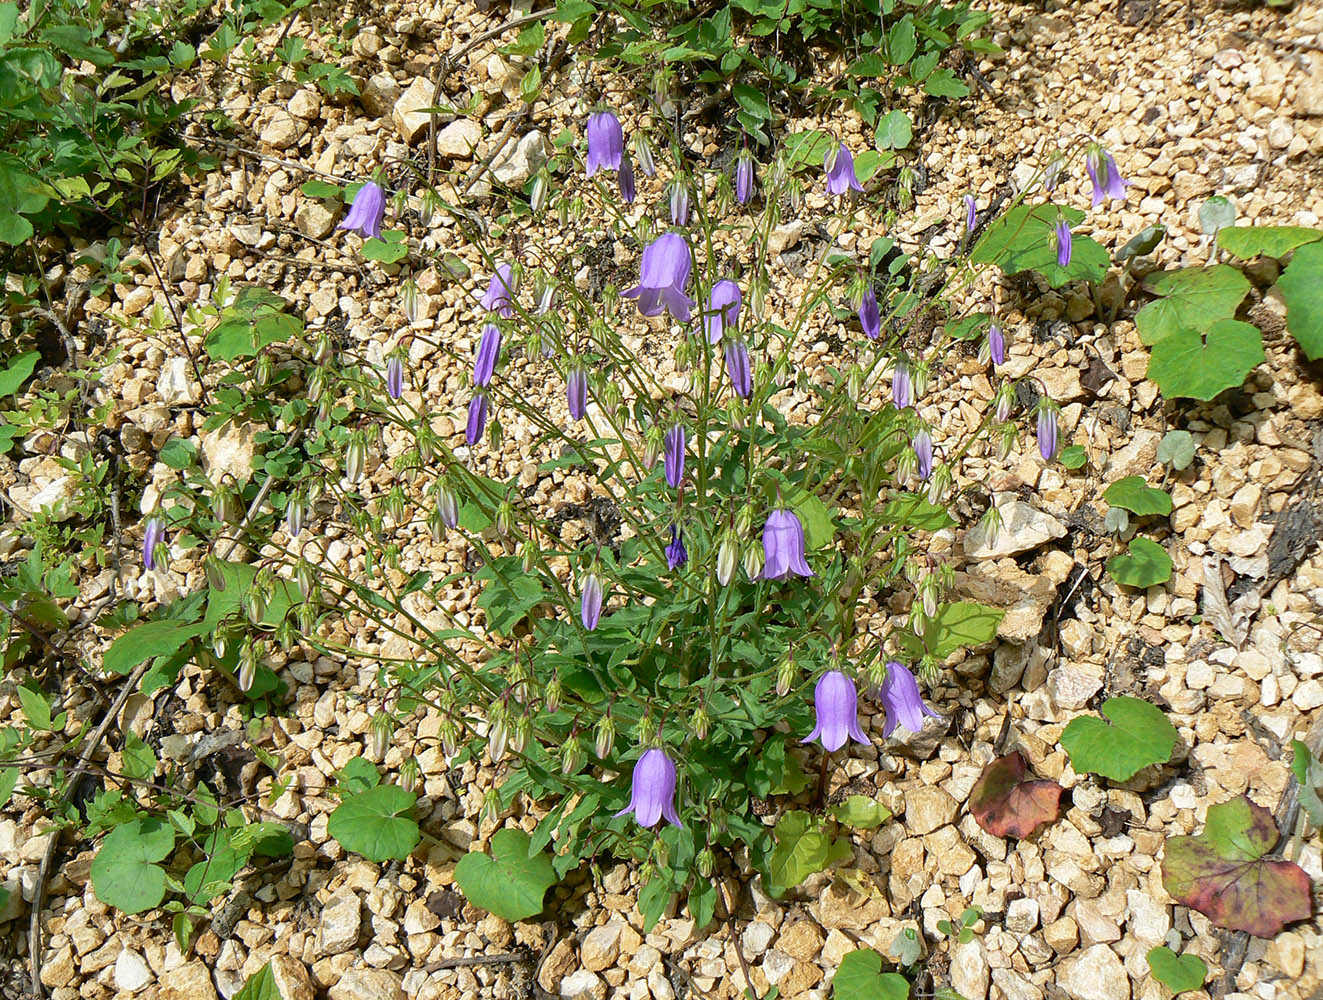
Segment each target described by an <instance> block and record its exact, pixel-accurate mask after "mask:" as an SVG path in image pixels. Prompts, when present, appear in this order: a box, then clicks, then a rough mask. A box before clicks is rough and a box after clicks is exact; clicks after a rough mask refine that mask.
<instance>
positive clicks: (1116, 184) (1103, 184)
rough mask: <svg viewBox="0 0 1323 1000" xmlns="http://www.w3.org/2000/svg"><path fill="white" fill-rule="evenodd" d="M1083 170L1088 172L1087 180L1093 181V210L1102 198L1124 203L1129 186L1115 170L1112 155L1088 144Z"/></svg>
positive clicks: (1095, 144)
mask: <svg viewBox="0 0 1323 1000" xmlns="http://www.w3.org/2000/svg"><path fill="white" fill-rule="evenodd" d="M1084 169H1085V170H1087V171H1088V172H1089V180H1091V181H1093V207H1094V208H1097V207H1098V206H1099V205H1101V204H1102V203H1103V199H1104V198H1115V199H1116V200H1117V201H1125V189H1126V188H1127V187H1128V186H1129V182H1128V181H1126V180H1125V179H1124V178H1122V176H1121V171H1119V170H1117V169H1116V161H1115V160H1114V159H1112V154H1111V153H1109V152H1107V151H1106V150H1104V149H1103V148H1102V147H1101V146H1099V145H1098V144H1097V143H1096V142H1095V143H1090V144H1089V148H1088V151H1087V152H1086V153H1085V154H1084Z"/></svg>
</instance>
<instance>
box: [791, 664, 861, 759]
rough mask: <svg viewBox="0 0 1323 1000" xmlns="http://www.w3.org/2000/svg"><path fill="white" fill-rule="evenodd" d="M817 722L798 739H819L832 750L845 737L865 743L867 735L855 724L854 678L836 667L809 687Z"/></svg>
mask: <svg viewBox="0 0 1323 1000" xmlns="http://www.w3.org/2000/svg"><path fill="white" fill-rule="evenodd" d="M813 702H814V707H815V710H816V713H817V724H816V725H814V727H813V732H811V733H809V734H808V735H807V736H805V737H804V739H803V740H801V742H803V743H811V742H812V741H813V740H817V739H820V740H822V748H823V749H824V750H826V751H827V752H828V753H835V752H836V751H837V750H839V749H840V748H841V747H843V746H845V742H846V740H847V739H852V740H854V741H855V742H856V743H862V744H863V745H864V746H868V745H869V740H868V736H867V735H866V734H865V733H864V731H863V730H862V729H861V728H860V727H859V695H858V692H857V691H856V689H855V686H854V681H852V680H850V678H849V677H847V676H846V675H845V674H843V673H842V672H841V671H839V670H829V671H827V672H826V673H825V674H823V675H822V676H821V677H819V678H818V683H817V684H815V685H814V687H813Z"/></svg>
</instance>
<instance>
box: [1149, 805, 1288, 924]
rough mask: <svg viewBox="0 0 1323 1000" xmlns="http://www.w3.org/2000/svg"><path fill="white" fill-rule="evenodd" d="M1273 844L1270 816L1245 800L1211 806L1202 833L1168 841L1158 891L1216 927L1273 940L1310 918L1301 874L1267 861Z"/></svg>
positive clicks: (1275, 834)
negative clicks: (1295, 922)
mask: <svg viewBox="0 0 1323 1000" xmlns="http://www.w3.org/2000/svg"><path fill="white" fill-rule="evenodd" d="M1277 838H1278V831H1277V824H1276V823H1275V822H1274V821H1273V818H1272V813H1271V812H1269V811H1268V810H1267V809H1265V808H1264V807H1263V806H1261V805H1259V804H1258V803H1256V802H1251V801H1250V800H1249V798H1248V797H1247V796H1244V795H1242V796H1240V797H1239V798H1236V799H1232V800H1231V801H1229V802H1221V803H1219V804H1217V805H1215V806H1209V807H1208V820H1207V822H1206V823H1205V824H1204V832H1203V833H1201V834H1199V835H1198V836H1197V837H1173V838H1171V839H1170V840H1168V841H1167V847H1166V856H1165V857H1164V858H1163V861H1162V885H1163V887H1164V888H1165V889H1166V890H1167V892H1168V893H1170V894H1171V897H1172V898H1173V899H1175V900H1177V901H1179V902H1181V903H1184V904H1185V905H1187V906H1192V907H1194V908H1195V909H1196V910H1198V911H1199V912H1200V913H1202V914H1203V915H1204V916H1206V917H1207V918H1208V919H1209V920H1211V921H1212V922H1213V923H1214V924H1216V925H1217V926H1218V927H1225V928H1227V929H1228V930H1233V931H1245V932H1247V933H1249V934H1253V935H1255V936H1256V937H1263V938H1270V937H1273V936H1274V935H1275V934H1277V933H1278V932H1279V931H1280V930H1281V929H1282V928H1283V927H1285V926H1286V925H1287V924H1289V923H1291V922H1292V921H1295V920H1307V919H1308V918H1309V915H1310V912H1311V907H1310V881H1309V876H1308V875H1307V874H1306V873H1305V870H1304V869H1303V868H1301V867H1300V866H1299V865H1297V864H1295V863H1293V862H1290V861H1270V860H1267V859H1266V857H1265V855H1267V853H1268V852H1269V851H1271V850H1272V848H1273V846H1274V845H1275V844H1276V843H1277Z"/></svg>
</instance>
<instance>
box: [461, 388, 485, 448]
mask: <svg viewBox="0 0 1323 1000" xmlns="http://www.w3.org/2000/svg"><path fill="white" fill-rule="evenodd" d="M486 429H487V394H486V393H485V392H479V393H477V394H476V395H474V397H473V398H472V399H470V400H469V422H468V425H467V426H466V427H465V428H464V439H465V440H466V441H468V443H469V445H470V446H472V445H475V444H477V443H478V442H479V441H481V440H482V432H483V431H485V430H486Z"/></svg>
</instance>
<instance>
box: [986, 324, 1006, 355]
mask: <svg viewBox="0 0 1323 1000" xmlns="http://www.w3.org/2000/svg"><path fill="white" fill-rule="evenodd" d="M988 357H990V358H991V359H992V363H993V364H994V365H1004V364H1005V363H1006V337H1005V336H1004V335H1003V334H1002V332H1001V327H999V326H998V325H997V324H996V323H993V324H992V325H991V326H989V327H988Z"/></svg>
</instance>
